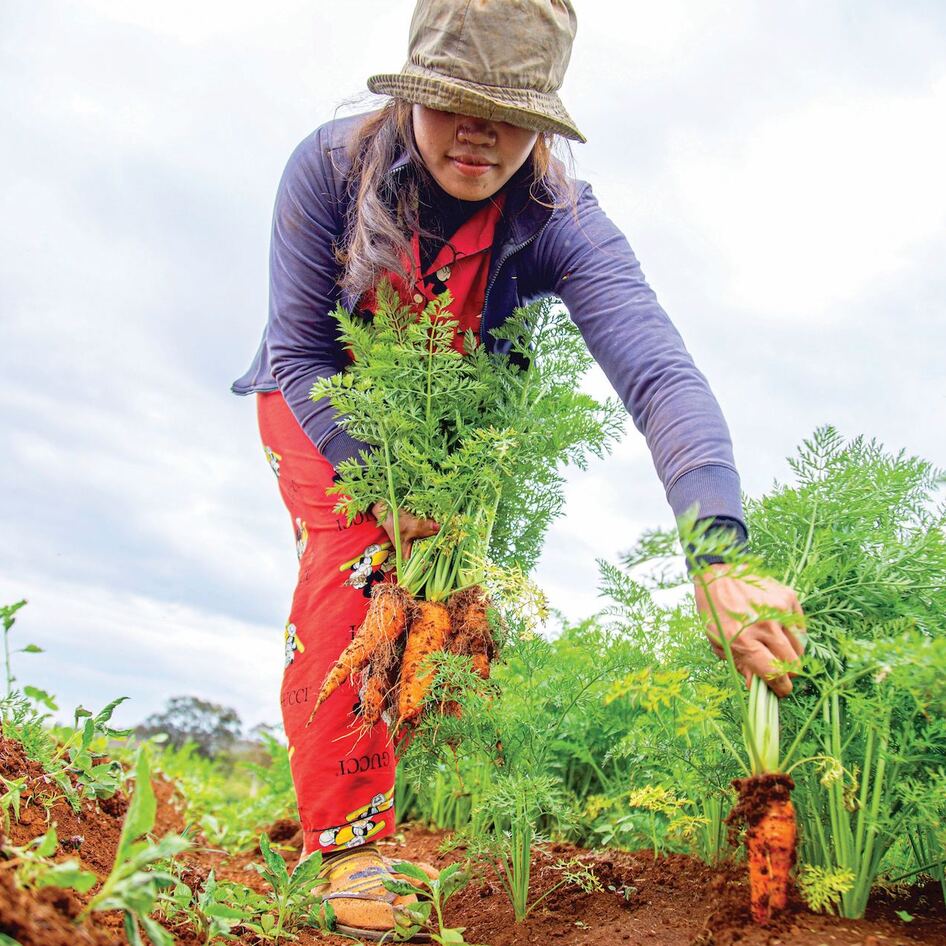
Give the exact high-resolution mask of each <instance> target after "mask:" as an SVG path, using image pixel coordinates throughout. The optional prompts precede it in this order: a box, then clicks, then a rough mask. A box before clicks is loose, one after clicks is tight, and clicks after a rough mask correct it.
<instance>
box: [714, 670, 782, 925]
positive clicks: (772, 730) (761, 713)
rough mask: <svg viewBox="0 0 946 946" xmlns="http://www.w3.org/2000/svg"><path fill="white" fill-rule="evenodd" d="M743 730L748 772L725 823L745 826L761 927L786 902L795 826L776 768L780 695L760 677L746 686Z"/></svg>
mask: <svg viewBox="0 0 946 946" xmlns="http://www.w3.org/2000/svg"><path fill="white" fill-rule="evenodd" d="M745 729H746V744H747V747H748V748H749V750H750V751H749V755H750V759H751V774H750V775H749V777H748V778H738V779H734V780H733V787H734V788H735V789H736V791H737V792H738V793H739V801H738V802H737V804H736V806H735V807H734V808H733V810H732V811H731V812H730V813H729V816H728V817H727V818H726V823H727V824H728V825H729V826H730V827H731V828H732V829H736V828H738V827H739V826H740V825H743V824H744V825H745V826H746V855H747V858H748V862H749V904H750V911H751V913H752V918H753V919H754V920H755V921H756V923H759V924H760V925H762V926H765V925H766V924H767V923H769V921H770V920H771V919H772V916H773V914H775V913H778V912H779V911H780V910H784V909H785V906H786V904H787V903H788V888H789V885H790V883H791V878H790V875H791V871H792V868H793V867H794V866H795V845H796V842H797V838H798V828H797V825H796V821H795V806H794V805H793V804H792V799H791V791H792V789H793V788H794V787H795V783H794V782H793V781H792V778H791V776H790V775H788V774H786V773H784V772H781V771H779V708H778V697H777V696H776V695H775V694H774V693H773V692H772V691H771V690H770V689H769V688H768V686H767V685H766V683H765V682H764V681H763V680H761V679H760V678H759V677H753V678H752V684H751V686H750V689H749V707H748V714H747V716H746V721H745Z"/></svg>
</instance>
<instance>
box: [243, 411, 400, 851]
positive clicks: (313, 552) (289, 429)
mask: <svg viewBox="0 0 946 946" xmlns="http://www.w3.org/2000/svg"><path fill="white" fill-rule="evenodd" d="M257 415H258V418H259V429H260V435H261V436H262V439H263V449H264V451H265V453H266V457H267V459H268V460H269V463H270V466H271V467H272V468H273V472H275V474H276V477H277V479H278V481H279V492H280V494H281V495H282V499H283V502H284V503H285V504H286V508H287V509H288V510H289V517H290V519H291V520H292V525H293V530H294V532H295V536H296V551H297V553H298V556H299V577H298V582H297V584H296V590H295V593H294V594H293V598H292V608H291V610H290V612H289V620H288V621H287V622H286V632H285V640H286V666H285V671H284V673H283V681H282V691H281V704H282V715H283V723H284V725H285V729H286V737H287V738H288V740H289V758H290V764H291V766H292V779H293V783H294V784H295V789H296V798H297V800H298V804H299V819H300V821H301V822H302V829H303V833H304V836H305V852H306V853H308V852H310V851H315V850H322V851H335V850H340V849H342V848H345V847H354V846H356V845H358V844H363V843H364V842H365V841H368V840H371V839H377V838H382V837H385V836H387V835H389V834H391V833H392V832H393V831H394V819H395V814H394V769H395V764H396V760H395V757H394V747H393V745H392V743H391V740H390V738H389V735H388V730H387V726H386V725H385V724H384V723H383V722H381V723H378V725H376V726H375V727H374V728H373V729H372V730H371V732H370V733H369V734H368V735H361V736H359V733H358V729H359V719H358V716H357V713H358V705H359V696H358V690H357V688H356V687H354V686H352V685H350V684H349V683H347V682H346V683H345V684H343V685H342V686H341V687H340V688H339V689H338V690H337V691H336V692H335V693H334V694H333V695H332V696H331V697H329V699H328V700H326V702H325V703H323V704H322V706H321V707H320V708H319V711H318V713H317V714H316V715H315V718H314V719H313V721H312V724H311V725H310V726H306V720H307V719H308V717H309V714H310V713H311V711H312V707H313V706H314V705H315V700H316V697H317V696H318V692H319V688H320V686H321V683H322V680H323V679H324V677H325V675H326V673H328V671H329V669H330V668H331V666H332V665H333V664H334V663H335V661H336V660H337V659H338V656H339V654H340V653H341V652H342V651H343V650H344V649H345V647H346V645H347V644H348V643H349V641H350V640H351V639H352V637H353V635H354V633H355V629H356V628H357V627H358V626H359V625H360V624H361V622H362V620H363V619H364V616H365V614H366V612H367V610H368V604H369V600H370V595H371V587H372V585H373V584H374V583H375V582H378V581H381V580H383V579H384V577H385V575H386V573H387V572H388V571H389V570H390V569H391V566H392V563H391V562H390V561H389V557H388V553H389V545H388V542H387V535H386V534H385V532H384V530H382V529H380V528H379V527H378V526H377V525H376V524H375V521H374V519H373V518H372V517H371V516H364V517H359V518H358V519H356V521H355V522H354V523H353V524H352V525H350V526H348V525H346V519H345V517H344V516H340V515H338V514H337V513H335V512H333V507H334V505H335V503H336V501H337V497H336V496H335V495H334V494H332V495H327V494H326V489H327V488H328V487H329V486H331V485H332V478H333V476H334V475H335V470H334V468H333V467H332V465H331V464H330V463H329V462H328V460H326V459H325V457H323V456H322V454H321V453H320V452H319V451H318V450H317V449H316V448H315V446H314V445H313V443H312V441H311V440H310V439H309V438H308V436H306V434H305V432H304V431H303V430H302V428H301V427H300V426H299V423H298V421H297V420H296V419H295V416H294V415H293V414H292V412H291V411H290V410H289V407H288V405H287V404H286V402H285V400H284V399H283V396H282V394H280V393H279V392H272V393H267V394H258V395H257ZM391 559H393V556H391Z"/></svg>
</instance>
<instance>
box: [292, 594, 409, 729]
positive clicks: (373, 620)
mask: <svg viewBox="0 0 946 946" xmlns="http://www.w3.org/2000/svg"><path fill="white" fill-rule="evenodd" d="M413 607H414V604H413V602H412V600H411V598H410V595H408V594H407V592H406V591H404V589H403V588H401V587H399V586H398V585H393V584H380V585H376V586H375V588H374V590H373V591H372V593H371V606H370V607H369V609H368V614H367V615H366V616H365V619H364V621H363V622H362V624H361V627H359V628H358V630H357V632H356V633H355V637H354V639H353V640H352V642H351V643H350V644H349V645H348V646H347V647H346V648H345V650H343V651H342V653H341V656H340V657H339V658H338V660H337V661H335V665H334V666H333V667H332V669H331V670H329V672H328V674H327V675H326V677H325V680H324V681H323V683H322V688H321V690H320V691H319V696H318V699H317V700H316V702H315V708H314V709H313V710H312V712H311V714H310V715H309V718H308V720H307V721H306V725H307V726H308V725H309V724H310V723H311V722H312V720H313V718H314V717H315V714H316V713H317V712H318V709H319V707H320V706H321V705H322V704H323V703H324V702H325V701H326V700H327V699H328V698H329V697H330V696H331V695H332V694H333V693H334V692H335V691H336V690H337V689H338V688H339V687H340V686H341V685H342V684H343V683H344V682H345V681H346V680H348V679H349V678H351V677H352V676H353V675H354V674H356V673H358V672H359V671H361V670H363V669H364V668H365V666H366V665H367V664H368V662H369V661H370V660H371V658H372V656H374V655H375V654H376V653H378V652H379V651H380V650H381V649H382V648H386V647H392V648H393V647H394V644H395V642H396V641H397V639H398V638H399V637H400V636H401V634H402V633H403V632H404V629H405V628H406V627H407V625H408V622H409V619H410V615H411V613H412V611H413Z"/></svg>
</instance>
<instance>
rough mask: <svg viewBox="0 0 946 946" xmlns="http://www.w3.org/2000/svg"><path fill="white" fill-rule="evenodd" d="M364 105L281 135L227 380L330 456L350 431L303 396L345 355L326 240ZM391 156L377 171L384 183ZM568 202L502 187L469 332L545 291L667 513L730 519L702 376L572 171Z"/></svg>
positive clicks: (729, 457)
mask: <svg viewBox="0 0 946 946" xmlns="http://www.w3.org/2000/svg"><path fill="white" fill-rule="evenodd" d="M363 118H364V116H351V117H347V118H342V119H336V120H334V121H331V122H328V123H327V124H325V125H323V126H322V127H320V128H318V129H316V130H315V131H314V132H313V133H312V134H311V135H309V136H308V137H307V138H306V139H304V140H303V141H302V142H301V143H300V144H299V146H298V147H297V148H296V149H295V151H294V152H293V154H292V156H291V157H290V159H289V162H288V164H287V166H286V170H285V172H284V173H283V176H282V180H281V181H280V184H279V190H278V193H277V196H276V207H275V212H274V217H273V230H272V243H271V249H270V293H269V320H268V322H267V324H266V327H265V329H264V331H263V339H262V342H261V344H260V347H259V350H258V351H257V354H256V357H255V358H254V360H253V363H252V365H251V366H250V368H249V370H248V371H247V372H246V374H244V375H243V376H242V377H241V378H239V379H238V380H237V381H235V382H234V384H233V387H232V390H233V391H234V392H235V393H237V394H251V393H254V392H257V391H274V390H277V388H278V389H279V390H281V391H282V393H283V395H284V397H285V398H286V401H287V403H288V404H289V407H290V409H291V410H292V412H293V414H294V415H295V416H296V418H297V419H298V420H299V423H300V424H301V425H302V428H303V429H304V430H305V432H306V433H307V434H308V436H309V438H310V439H311V440H312V442H313V443H314V444H315V446H316V447H318V449H319V450H321V451H322V453H323V454H324V455H325V456H326V458H327V459H328V460H329V461H330V462H332V463H333V464H337V463H339V462H340V461H341V460H342V459H343V458H345V457H348V456H353V455H354V454H355V453H356V452H357V449H358V448H359V446H360V445H359V444H358V443H357V442H356V441H354V440H352V438H351V437H349V436H348V434H347V433H346V432H345V430H344V429H343V428H342V427H340V426H339V425H338V419H337V416H336V413H335V411H334V409H333V408H332V407H331V405H329V404H328V403H327V402H325V401H320V402H314V401H312V400H311V399H310V398H309V390H310V389H311V387H312V384H313V382H314V381H315V379H316V378H319V377H324V376H328V375H332V374H335V373H337V372H339V371H341V370H342V369H343V368H344V366H345V365H346V364H347V358H346V356H345V354H344V352H343V351H342V348H341V346H340V345H339V343H338V341H337V339H336V335H335V322H334V319H333V318H332V317H331V315H330V312H331V311H332V310H333V309H334V308H335V304H336V302H338V301H341V303H342V304H343V305H344V306H345V307H346V308H349V309H351V308H353V307H354V304H355V302H356V300H354V299H351V298H347V297H346V296H345V295H344V294H342V293H341V290H340V289H339V286H338V278H339V276H340V268H339V264H338V262H337V260H336V258H335V252H334V245H335V244H336V242H337V241H338V240H339V239H340V238H341V237H342V235H343V233H344V230H345V223H346V216H347V213H348V209H349V205H350V201H351V194H350V193H349V188H348V177H347V172H348V170H349V168H350V165H351V161H350V157H349V153H348V142H349V140H350V137H351V133H352V131H353V130H354V128H355V127H356V126H357V124H358V123H359V122H360V121H361V120H362V119H363ZM407 165H408V158H407V156H406V155H404V156H402V157H401V158H400V159H399V160H398V161H397V162H395V164H394V165H393V166H392V168H391V169H390V171H389V172H388V173H389V174H390V175H391V176H392V183H393V184H394V185H395V186H396V184H397V177H398V175H400V174H403V173H404V172H405V170H406V169H407ZM575 187H576V189H577V207H566V208H559V209H555V210H552V209H550V208H548V207H545V206H543V205H542V204H541V203H539V202H537V201H536V200H534V199H532V198H531V197H530V196H529V193H528V189H527V188H526V187H525V186H521V187H518V188H514V189H512V190H511V191H510V192H509V193H508V194H507V198H506V207H505V212H504V219H503V222H502V225H501V227H500V228H499V230H498V231H497V236H496V243H495V245H494V247H493V253H492V257H491V262H490V271H489V279H488V283H487V290H486V298H485V301H484V306H483V319H482V330H481V335H482V339H483V342H484V343H485V344H486V345H487V346H488V348H489V349H490V350H493V351H495V350H497V347H498V346H497V343H496V340H495V339H494V338H493V337H492V335H491V334H490V330H491V329H493V328H495V327H496V326H498V325H499V324H501V323H502V321H503V319H504V318H505V317H506V316H507V315H508V314H509V313H511V312H512V310H513V309H514V308H515V307H516V306H519V305H526V304H527V303H528V302H530V301H533V300H534V299H536V298H538V297H540V296H545V295H550V294H551V295H556V296H559V297H560V298H561V299H562V301H563V302H564V303H565V305H566V307H567V308H568V311H569V313H570V314H571V318H572V319H573V320H574V322H575V324H576V325H577V326H578V328H579V329H580V330H581V333H582V335H583V337H584V339H585V342H586V343H587V345H588V349H589V351H590V352H591V354H592V356H593V357H594V359H595V360H596V361H597V363H598V364H599V365H600V366H601V368H602V369H603V370H604V373H605V374H606V375H607V377H608V380H609V381H610V382H611V384H612V385H613V386H614V389H615V391H616V392H617V393H618V396H619V397H620V398H621V400H622V401H623V403H624V405H625V407H626V408H627V410H628V412H629V413H630V415H631V417H632V418H633V420H634V423H635V425H636V426H637V428H638V429H639V430H640V431H641V432H642V433H643V434H644V437H645V438H646V440H647V445H648V447H649V448H650V452H651V456H652V457H653V461H654V466H655V467H656V469H657V474H658V476H659V477H660V479H661V481H662V483H663V485H664V489H665V491H666V495H667V500H668V502H669V503H670V506H671V508H672V510H673V512H674V514H675V515H677V516H679V515H681V514H682V513H684V512H686V511H687V510H688V509H689V508H690V507H691V506H692V505H693V504H694V503H698V504H699V515H700V516H701V517H709V516H713V517H725V518H728V519H732V520H736V521H737V522H739V523H742V522H743V521H744V518H743V511H742V499H741V495H740V487H739V474H738V473H737V471H736V467H735V463H734V460H733V453H732V443H731V441H730V437H729V430H728V428H727V426H726V421H725V419H724V418H723V415H722V411H721V410H720V407H719V404H718V402H717V401H716V398H715V397H714V396H713V393H712V391H711V390H710V387H709V384H708V383H707V381H706V378H705V377H704V376H703V375H702V374H701V373H700V371H699V370H698V369H697V368H696V366H695V365H694V363H693V359H692V358H691V356H690V354H689V352H688V351H687V350H686V348H685V346H684V344H683V340H682V339H681V338H680V335H679V333H678V332H677V330H676V329H675V328H674V326H673V324H672V323H671V321H670V319H669V318H668V316H667V314H666V312H664V310H663V309H662V308H661V306H660V304H659V303H658V302H657V299H656V296H655V295H654V292H653V290H652V289H651V288H650V286H648V284H647V282H646V280H645V279H644V276H643V273H642V272H641V268H640V264H639V263H638V261H637V258H636V257H635V255H634V253H633V251H632V250H631V247H630V246H629V245H628V242H627V239H626V238H625V236H624V234H623V233H622V232H621V231H620V230H619V229H618V227H617V226H615V224H614V223H612V222H611V220H609V219H608V217H607V216H606V215H605V213H604V211H603V210H602V209H601V208H600V206H599V205H598V202H597V200H596V199H595V197H594V195H593V194H592V192H591V187H590V185H589V184H587V183H586V182H584V181H576V182H575Z"/></svg>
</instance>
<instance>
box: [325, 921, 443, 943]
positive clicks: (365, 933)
mask: <svg viewBox="0 0 946 946" xmlns="http://www.w3.org/2000/svg"><path fill="white" fill-rule="evenodd" d="M335 930H336V932H338V933H344V934H345V935H346V936H356V937H358V939H370V940H371V941H372V942H378V941H379V940H382V939H384V938H385V937H387V940H386V942H389V943H396V942H401V943H430V942H432V940H431V938H430V933H415V934H414V935H413V936H412V937H411V938H410V939H402V940H395V939H393V938H392V933H393V932H394V930H362V929H359V928H358V927H357V926H344V925H343V924H341V923H339V924H338V925H337V926H336V927H335Z"/></svg>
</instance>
